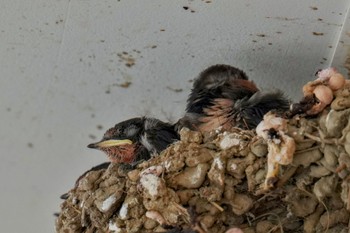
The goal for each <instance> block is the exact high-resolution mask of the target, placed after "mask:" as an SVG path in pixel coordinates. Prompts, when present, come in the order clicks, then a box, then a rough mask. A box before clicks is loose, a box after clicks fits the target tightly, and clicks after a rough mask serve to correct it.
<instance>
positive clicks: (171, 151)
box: [56, 82, 350, 233]
mask: <svg viewBox="0 0 350 233" xmlns="http://www.w3.org/2000/svg"><path fill="white" fill-rule="evenodd" d="M349 118H350V84H349V83H348V82H347V83H346V84H345V85H344V86H343V87H342V88H341V89H339V90H337V91H336V92H334V99H333V101H332V103H330V104H329V105H328V106H327V107H326V108H325V109H324V110H322V111H321V112H320V113H319V114H317V115H316V116H313V117H310V116H306V115H305V116H303V115H295V116H294V117H292V118H291V119H288V120H285V127H284V129H283V132H284V134H286V135H287V136H288V137H291V138H292V139H293V140H294V142H295V148H294V151H293V152H294V153H293V154H292V158H291V160H290V162H287V163H285V165H280V164H281V163H280V164H278V163H275V162H271V156H270V155H269V154H270V153H271V147H270V146H269V143H271V142H269V141H268V140H266V139H264V138H263V137H260V136H257V135H256V132H255V130H241V129H237V128H233V129H231V130H229V131H225V132H222V131H221V130H219V129H218V130H216V131H212V132H209V133H203V134H202V133H200V132H194V131H190V130H187V129H183V130H182V131H181V132H180V134H181V140H180V141H178V142H176V143H174V144H172V145H170V146H169V147H168V148H167V149H166V150H165V151H163V152H162V153H161V154H160V155H159V156H157V157H154V158H152V159H150V160H148V161H145V162H143V163H141V164H139V165H138V166H137V167H136V169H134V170H131V171H130V170H127V169H125V168H124V167H123V166H122V165H119V164H111V165H110V166H109V167H108V168H106V169H101V170H98V171H90V172H88V173H87V174H85V175H84V176H83V177H81V178H80V179H79V180H78V182H77V184H76V186H75V187H74V188H73V189H72V190H70V191H69V193H68V194H67V197H68V198H67V199H66V200H65V201H64V202H63V203H62V205H61V212H60V214H59V216H58V218H57V221H56V230H57V232H120V233H124V232H218V233H221V232H227V233H233V232H256V233H260V232H261V233H263V232H264V233H265V232H326V231H327V232H348V229H349V216H350V212H349V211H350V189H349V178H350V176H349V174H350V121H349ZM265 120H266V119H265ZM280 149H281V148H280ZM276 161H277V162H278V161H279V160H278V159H277V160H276ZM276 164H277V165H276ZM282 164H283V163H282ZM269 166H270V167H271V166H272V167H273V166H275V167H273V168H272V169H276V168H278V172H277V171H275V173H276V174H273V175H272V176H271V174H270V177H269V174H268V173H269V171H268V170H269V169H270V168H269ZM276 166H277V167H276ZM267 177H269V179H267Z"/></svg>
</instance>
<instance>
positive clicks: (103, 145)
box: [87, 139, 132, 149]
mask: <svg viewBox="0 0 350 233" xmlns="http://www.w3.org/2000/svg"><path fill="white" fill-rule="evenodd" d="M130 144H132V141H131V140H129V139H123V140H117V139H109V140H104V141H100V142H96V143H91V144H89V145H88V146H87V147H88V148H93V149H101V148H108V147H112V146H122V145H130Z"/></svg>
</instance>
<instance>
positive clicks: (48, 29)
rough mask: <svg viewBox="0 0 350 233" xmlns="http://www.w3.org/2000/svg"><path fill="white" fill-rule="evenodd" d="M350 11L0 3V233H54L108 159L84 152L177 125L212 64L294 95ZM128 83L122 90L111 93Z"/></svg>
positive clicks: (65, 0) (294, 6) (256, 1)
mask: <svg viewBox="0 0 350 233" xmlns="http://www.w3.org/2000/svg"><path fill="white" fill-rule="evenodd" d="M208 2H209V1H208ZM184 6H185V7H189V9H188V10H185V9H184V8H183V7H184ZM348 6H349V1H346V0H339V1H336V4H335V2H334V1H327V0H319V1H316V0H315V1H297V0H294V1H292V0H283V1H282V0H265V1H261V0H249V1H246V0H241V1H239V0H221V1H217V0H210V2H209V3H206V1H201V0H192V1H184V0H182V1H179V0H177V1H164V0H150V1H132V0H120V1H117V0H105V1H102V0H98V1H92V0H70V1H69V0H54V1H47V0H34V1H24V0H2V1H1V8H0V9H1V10H0V54H1V57H0V59H1V60H0V68H1V69H0V70H1V79H0V90H1V91H0V114H1V115H0V116H1V131H0V148H1V155H0V156H1V163H0V182H1V185H2V187H1V191H0V194H1V198H0V225H1V232H29V233H30V232H33V233H34V232H53V231H54V217H53V213H54V212H56V211H58V210H59V203H60V202H61V201H60V200H59V198H58V197H59V195H60V194H62V193H64V192H66V191H67V190H69V189H70V188H71V187H72V186H73V184H74V182H75V179H76V177H78V176H79V175H80V174H81V173H83V172H84V171H85V170H87V169H88V168H90V167H91V166H93V165H96V164H98V163H100V162H103V161H105V160H106V157H105V156H104V155H103V154H102V153H100V152H98V151H95V150H89V149H87V148H86V145H87V144H88V143H90V142H93V141H96V140H97V139H99V138H100V137H101V136H102V134H103V132H104V130H105V129H107V128H108V127H110V126H112V125H114V124H115V123H117V122H118V121H121V120H125V119H128V118H129V117H133V116H140V115H148V116H155V117H158V118H160V119H162V120H167V119H171V120H176V119H177V118H179V117H180V116H181V115H182V114H183V111H184V107H185V102H186V97H187V95H188V93H189V90H190V88H191V83H190V82H189V80H191V79H193V78H194V77H195V76H196V75H197V74H198V73H199V72H200V71H201V70H203V69H204V68H206V67H207V66H209V65H213V64H217V63H226V64H231V65H234V66H237V67H239V68H241V69H243V70H245V71H246V72H247V74H248V75H249V76H250V77H251V79H253V80H255V82H256V83H257V84H258V85H259V86H260V87H262V88H272V87H275V88H280V89H282V90H284V91H285V92H286V93H287V94H288V95H289V96H291V97H293V98H294V99H298V98H299V97H300V87H301V86H302V84H303V83H305V82H306V81H307V80H310V79H312V78H313V75H314V73H315V71H316V70H317V69H319V68H323V67H327V66H329V64H330V63H331V59H332V58H333V55H334V52H335V48H336V46H337V45H338V41H339V36H340V32H341V29H342V25H343V22H344V19H345V15H346V13H347V9H348ZM191 10H192V11H193V12H191ZM314 34H322V35H314ZM122 52H127V53H128V55H127V56H129V55H130V56H131V57H132V58H133V59H134V60H135V64H134V65H133V66H131V67H127V66H126V65H125V64H126V61H125V60H126V58H127V56H124V55H123V56H124V57H123V58H121V57H120V55H118V54H120V53H122ZM335 65H339V66H341V65H342V60H341V59H340V60H339V61H338V63H337V64H335ZM126 81H127V82H131V85H130V86H129V87H128V88H122V87H120V86H118V85H120V84H123V83H124V82H126ZM171 89H172V90H171ZM175 89H181V90H182V91H180V92H176V91H174V90H175ZM99 125H101V126H103V129H102V130H99V129H98V126H99ZM94 137H96V138H97V139H94Z"/></svg>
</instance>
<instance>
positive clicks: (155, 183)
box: [140, 174, 160, 196]
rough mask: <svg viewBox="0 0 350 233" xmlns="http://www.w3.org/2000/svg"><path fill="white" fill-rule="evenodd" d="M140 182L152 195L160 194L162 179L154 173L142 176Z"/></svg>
mask: <svg viewBox="0 0 350 233" xmlns="http://www.w3.org/2000/svg"><path fill="white" fill-rule="evenodd" d="M140 183H141V185H142V187H144V188H145V189H146V190H147V192H148V193H149V194H150V195H151V196H157V195H158V187H159V184H160V179H159V177H158V176H156V175H154V174H145V175H143V176H141V179H140Z"/></svg>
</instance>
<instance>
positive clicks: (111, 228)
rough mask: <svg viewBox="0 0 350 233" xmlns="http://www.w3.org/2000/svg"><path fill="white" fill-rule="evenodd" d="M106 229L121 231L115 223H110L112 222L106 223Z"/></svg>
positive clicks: (117, 232)
mask: <svg viewBox="0 0 350 233" xmlns="http://www.w3.org/2000/svg"><path fill="white" fill-rule="evenodd" d="M108 229H109V230H110V231H113V232H116V233H119V232H121V231H122V229H120V228H119V227H118V226H117V224H116V223H112V222H109V223H108Z"/></svg>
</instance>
